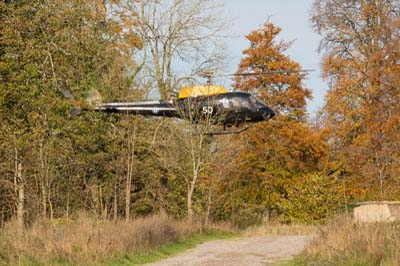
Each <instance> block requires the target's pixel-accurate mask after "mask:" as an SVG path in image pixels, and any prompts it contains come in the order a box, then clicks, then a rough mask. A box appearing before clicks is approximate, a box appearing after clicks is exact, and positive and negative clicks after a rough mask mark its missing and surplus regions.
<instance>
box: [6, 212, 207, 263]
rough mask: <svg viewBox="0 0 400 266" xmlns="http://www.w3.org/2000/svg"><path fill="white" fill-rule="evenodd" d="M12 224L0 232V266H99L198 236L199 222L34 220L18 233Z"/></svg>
mask: <svg viewBox="0 0 400 266" xmlns="http://www.w3.org/2000/svg"><path fill="white" fill-rule="evenodd" d="M15 228H16V226H15V224H13V223H9V224H7V225H6V226H5V227H4V228H3V229H2V231H1V232H0V265H98V264H99V261H101V260H103V259H105V258H108V259H109V258H110V257H118V256H123V255H125V254H127V253H132V252H140V251H144V250H147V249H151V248H155V247H159V246H161V245H163V244H166V243H170V242H173V241H176V240H178V239H183V238H185V237H189V236H191V235H194V234H196V233H199V232H200V231H201V230H203V228H202V227H201V225H200V224H199V223H188V222H186V221H177V220H174V219H172V218H170V217H168V216H166V215H155V216H150V217H146V218H138V219H136V220H133V221H131V222H124V221H117V222H110V221H102V220H97V219H94V218H91V217H89V216H87V215H81V216H80V217H79V218H77V219H76V220H55V221H53V222H51V221H48V220H41V221H37V222H36V223H34V224H33V225H31V226H30V227H29V228H27V229H26V230H25V232H24V233H23V234H19V233H18V232H17V230H15Z"/></svg>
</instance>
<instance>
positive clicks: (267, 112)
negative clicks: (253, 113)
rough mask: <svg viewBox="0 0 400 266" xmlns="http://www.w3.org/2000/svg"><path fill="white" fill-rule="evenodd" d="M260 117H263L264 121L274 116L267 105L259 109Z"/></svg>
mask: <svg viewBox="0 0 400 266" xmlns="http://www.w3.org/2000/svg"><path fill="white" fill-rule="evenodd" d="M261 113H262V117H263V118H264V120H265V121H267V120H269V119H271V118H272V117H274V116H275V112H274V111H273V110H272V109H270V108H269V107H265V108H263V109H261Z"/></svg>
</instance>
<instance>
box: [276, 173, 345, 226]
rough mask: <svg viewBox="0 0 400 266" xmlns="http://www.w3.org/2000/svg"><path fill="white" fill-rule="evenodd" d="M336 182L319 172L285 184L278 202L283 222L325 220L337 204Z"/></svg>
mask: <svg viewBox="0 0 400 266" xmlns="http://www.w3.org/2000/svg"><path fill="white" fill-rule="evenodd" d="M335 183H336V182H335V181H334V180H332V179H331V178H329V177H327V176H324V175H321V174H310V175H306V176H304V177H302V178H300V179H296V180H293V182H291V183H288V184H287V186H286V193H287V196H286V197H285V198H282V199H281V201H280V202H279V207H280V211H281V220H282V221H283V222H300V223H316V222H320V221H324V220H326V218H327V217H329V215H331V214H333V213H334V212H335V210H336V209H337V208H338V205H339V194H338V190H337V186H336V184H335Z"/></svg>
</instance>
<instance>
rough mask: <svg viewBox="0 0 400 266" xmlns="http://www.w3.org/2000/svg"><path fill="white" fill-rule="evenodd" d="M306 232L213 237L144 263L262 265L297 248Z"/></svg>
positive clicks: (159, 265) (306, 238)
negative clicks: (224, 238)
mask: <svg viewBox="0 0 400 266" xmlns="http://www.w3.org/2000/svg"><path fill="white" fill-rule="evenodd" d="M309 240H310V237H309V236H263V237H249V238H236V239H228V240H215V241H210V242H206V243H203V244H200V245H198V246H197V247H196V248H194V249H192V250H189V251H187V252H185V253H182V254H180V255H178V256H176V257H173V258H169V259H166V260H162V261H159V262H156V263H151V264H146V266H200V265H201V266H242V265H246V266H259V265H260V266H266V265H273V263H276V262H277V261H281V260H288V259H290V258H291V257H292V256H293V255H294V254H296V253H298V252H300V251H301V250H302V249H303V248H304V245H305V244H306V243H307V241H309Z"/></svg>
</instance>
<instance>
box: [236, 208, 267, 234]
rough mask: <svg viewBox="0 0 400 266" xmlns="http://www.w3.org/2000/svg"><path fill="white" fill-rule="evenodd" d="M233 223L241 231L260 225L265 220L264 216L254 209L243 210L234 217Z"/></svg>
mask: <svg viewBox="0 0 400 266" xmlns="http://www.w3.org/2000/svg"><path fill="white" fill-rule="evenodd" d="M231 219H232V223H233V224H234V225H235V226H237V227H238V228H239V229H246V228H248V227H251V226H255V225H260V224H261V223H262V220H263V216H262V214H260V213H259V212H257V211H256V210H252V209H243V210H240V211H238V212H236V213H235V214H233V215H232V218H231Z"/></svg>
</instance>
